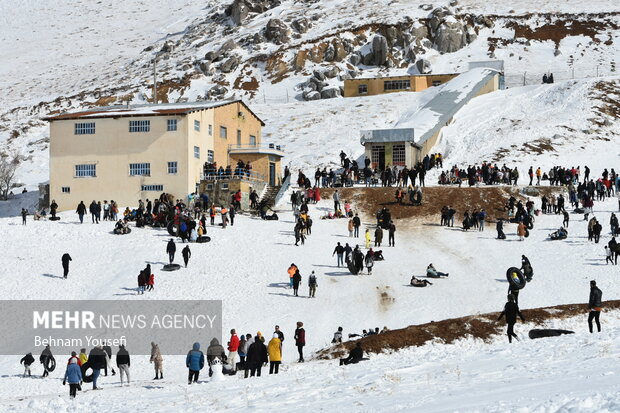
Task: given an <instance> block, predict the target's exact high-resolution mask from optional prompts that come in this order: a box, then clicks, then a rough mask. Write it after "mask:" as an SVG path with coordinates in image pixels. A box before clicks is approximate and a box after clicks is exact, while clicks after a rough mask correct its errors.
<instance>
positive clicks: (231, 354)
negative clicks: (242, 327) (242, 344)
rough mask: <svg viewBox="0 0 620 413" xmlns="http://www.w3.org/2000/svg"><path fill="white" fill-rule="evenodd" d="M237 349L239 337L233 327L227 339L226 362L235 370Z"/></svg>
mask: <svg viewBox="0 0 620 413" xmlns="http://www.w3.org/2000/svg"><path fill="white" fill-rule="evenodd" d="M238 351H239V337H237V331H236V330H235V329H234V328H233V329H232V330H230V340H229V341H228V363H229V364H230V365H231V366H232V369H233V370H237V354H238V353H237V352H238Z"/></svg>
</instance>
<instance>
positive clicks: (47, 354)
mask: <svg viewBox="0 0 620 413" xmlns="http://www.w3.org/2000/svg"><path fill="white" fill-rule="evenodd" d="M53 359H54V356H53V355H52V350H50V346H45V348H44V349H43V351H42V352H41V356H39V361H40V362H41V364H43V377H47V376H49V374H50V372H49V371H48V370H47V367H48V360H53ZM50 363H51V361H50Z"/></svg>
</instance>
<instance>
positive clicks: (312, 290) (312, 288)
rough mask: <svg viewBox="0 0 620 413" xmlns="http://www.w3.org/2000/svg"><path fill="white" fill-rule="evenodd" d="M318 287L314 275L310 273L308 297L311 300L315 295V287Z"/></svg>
mask: <svg viewBox="0 0 620 413" xmlns="http://www.w3.org/2000/svg"><path fill="white" fill-rule="evenodd" d="M318 286H319V285H318V284H317V282H316V275H315V274H314V271H312V274H310V276H309V277H308V288H309V291H308V296H309V297H311V298H314V294H315V293H316V287H318Z"/></svg>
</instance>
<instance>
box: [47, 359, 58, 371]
mask: <svg viewBox="0 0 620 413" xmlns="http://www.w3.org/2000/svg"><path fill="white" fill-rule="evenodd" d="M45 369H46V370H47V371H49V372H52V371H54V370H56V359H55V358H54V357H48V358H46V359H45Z"/></svg>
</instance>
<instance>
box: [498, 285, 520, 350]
mask: <svg viewBox="0 0 620 413" xmlns="http://www.w3.org/2000/svg"><path fill="white" fill-rule="evenodd" d="M504 316H506V324H507V325H508V329H507V331H506V334H507V335H508V342H509V343H512V338H513V337H514V338H516V339H517V340H519V337H517V335H516V334H515V332H514V325H515V324H516V323H517V316H519V318H521V321H522V322H525V318H523V314H521V311H519V306H518V305H517V303H516V302H515V296H514V295H512V294H508V302H507V303H506V305H505V306H504V311H502V313H501V314H500V315H499V317H498V318H497V321H499V320H501V319H502V317H504Z"/></svg>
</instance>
